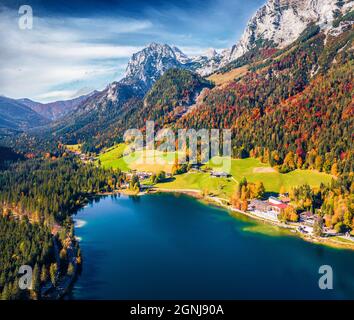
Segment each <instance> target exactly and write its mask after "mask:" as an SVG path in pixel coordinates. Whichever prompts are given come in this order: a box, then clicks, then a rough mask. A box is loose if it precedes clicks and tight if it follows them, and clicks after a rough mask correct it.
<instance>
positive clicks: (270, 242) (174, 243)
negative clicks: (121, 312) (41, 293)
mask: <svg viewBox="0 0 354 320" xmlns="http://www.w3.org/2000/svg"><path fill="white" fill-rule="evenodd" d="M75 220H76V231H75V232H76V236H77V237H78V238H79V239H80V246H81V250H82V255H83V270H82V273H81V275H80V276H79V278H78V280H77V281H76V283H75V285H74V287H73V290H72V292H71V294H70V295H69V296H68V298H69V299H354V252H353V251H348V250H339V249H332V248H329V247H326V246H322V245H316V244H312V243H308V242H306V241H303V240H302V239H300V238H297V237H296V236H294V235H292V234H291V233H289V232H288V231H284V230H281V229H280V228H278V227H275V226H270V225H266V224H262V223H259V222H255V221H253V220H251V219H250V218H247V217H244V216H241V215H237V216H231V215H230V213H229V212H228V211H226V210H223V209H219V208H216V207H213V206H207V205H205V204H203V203H202V202H200V201H198V200H196V199H193V198H191V197H188V196H185V195H174V194H151V195H146V196H143V197H128V196H123V195H122V196H109V197H102V198H100V199H98V200H96V201H94V202H92V203H90V204H89V205H88V206H87V207H86V208H84V209H82V210H80V211H79V212H78V214H77V215H76V216H75ZM322 265H330V266H331V267H332V269H333V278H334V280H333V286H334V288H333V290H321V289H320V288H319V284H318V281H319V279H320V277H321V276H322V275H321V274H319V268H320V267H321V266H322Z"/></svg>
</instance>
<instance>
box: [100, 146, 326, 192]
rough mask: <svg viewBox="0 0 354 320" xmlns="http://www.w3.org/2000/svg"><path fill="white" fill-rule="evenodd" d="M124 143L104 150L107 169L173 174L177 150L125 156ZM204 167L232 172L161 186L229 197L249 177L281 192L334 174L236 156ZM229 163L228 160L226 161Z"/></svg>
mask: <svg viewBox="0 0 354 320" xmlns="http://www.w3.org/2000/svg"><path fill="white" fill-rule="evenodd" d="M124 150H125V145H124V144H119V145H117V146H115V147H112V148H110V149H108V150H106V151H105V152H104V153H102V154H101V155H100V157H99V159H100V160H101V164H102V166H103V167H105V168H120V169H121V170H123V171H129V170H130V169H136V170H138V171H147V172H155V173H156V172H158V171H161V170H163V171H165V172H167V173H171V170H172V166H173V163H174V159H175V156H176V153H174V152H170V153H162V152H155V154H154V153H152V152H151V151H147V152H143V151H136V152H134V153H131V154H129V155H128V156H124V157H123V153H124ZM212 160H216V161H210V162H209V163H208V164H206V165H205V166H204V168H206V167H208V168H210V169H213V170H215V171H218V170H219V171H227V172H230V173H231V176H232V177H230V178H214V177H211V176H210V174H209V173H208V172H193V171H192V172H188V173H186V174H182V175H178V176H175V177H173V178H172V179H171V180H170V181H168V182H165V183H160V184H158V185H157V187H160V188H166V189H195V190H202V191H207V192H208V193H212V194H214V195H217V196H219V197H223V198H229V197H230V196H231V195H232V193H233V192H234V190H235V188H236V186H237V183H238V181H240V180H241V179H242V178H243V177H245V178H246V179H247V180H248V181H249V182H256V181H262V182H263V184H264V186H265V188H266V191H267V192H274V193H278V192H279V190H280V188H281V187H282V186H283V187H285V189H286V190H287V191H290V190H291V188H293V187H296V186H299V185H303V184H309V185H310V186H312V187H318V186H320V184H321V183H325V184H327V183H330V182H331V179H332V176H330V175H328V174H325V173H319V172H316V171H313V170H295V171H293V172H290V173H287V174H281V173H279V172H277V171H276V170H274V169H273V168H271V167H270V166H269V165H267V164H264V163H262V162H260V161H259V160H258V159H254V158H248V159H232V160H231V163H230V166H231V169H230V170H227V167H222V166H218V165H217V163H218V162H217V161H218V160H219V161H220V160H223V159H222V158H220V157H219V158H215V159H212ZM225 163H226V162H224V164H225Z"/></svg>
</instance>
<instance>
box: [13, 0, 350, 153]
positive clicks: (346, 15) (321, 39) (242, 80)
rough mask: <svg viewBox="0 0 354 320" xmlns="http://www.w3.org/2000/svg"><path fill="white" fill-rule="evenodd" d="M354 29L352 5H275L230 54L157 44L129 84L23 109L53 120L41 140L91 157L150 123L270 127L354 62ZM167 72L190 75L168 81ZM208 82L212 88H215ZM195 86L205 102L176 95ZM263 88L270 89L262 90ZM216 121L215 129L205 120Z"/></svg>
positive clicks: (132, 67)
mask: <svg viewBox="0 0 354 320" xmlns="http://www.w3.org/2000/svg"><path fill="white" fill-rule="evenodd" d="M352 25H353V1H344V0H342V1H340V0H324V1H319V0H269V1H268V2H267V3H266V4H265V5H264V6H262V7H261V8H260V9H259V10H258V11H257V12H256V13H255V15H254V16H253V17H252V18H251V20H250V21H249V23H248V25H247V27H246V29H245V31H244V33H243V35H242V37H241V39H240V41H239V42H238V43H237V44H235V45H234V46H233V47H232V48H230V49H225V50H223V51H221V52H217V51H215V50H213V49H210V50H208V52H206V53H205V54H203V55H201V56H197V57H188V56H187V55H186V54H184V53H183V52H182V51H181V50H180V49H178V48H177V47H175V46H169V45H167V44H158V43H151V44H150V45H148V46H147V47H146V48H144V49H143V50H141V51H139V52H137V53H135V54H134V55H133V56H132V58H131V59H130V61H129V63H128V65H127V68H126V72H125V74H124V77H123V79H121V80H120V81H116V82H113V83H111V84H109V85H108V86H107V87H106V88H105V89H104V90H102V91H100V92H94V93H92V94H90V95H89V96H84V97H80V98H77V99H74V100H71V101H67V102H65V103H64V102H60V103H58V102H57V103H53V104H52V105H50V104H49V105H48V104H47V105H41V104H37V103H33V102H32V101H29V100H21V101H20V103H21V104H27V106H30V107H31V108H33V109H34V110H35V111H37V112H38V113H40V114H41V115H42V116H44V117H46V118H48V119H51V120H53V121H52V122H51V124H50V125H49V126H47V127H46V128H43V127H42V128H41V129H40V130H38V132H39V134H38V136H42V137H43V136H48V137H50V139H52V138H53V137H54V138H55V139H56V140H58V141H61V142H64V143H77V142H85V145H86V146H87V148H88V149H89V150H92V151H95V150H99V149H100V148H102V147H105V146H107V145H111V144H112V143H114V142H115V141H118V140H119V139H121V137H122V132H123V131H124V129H126V128H129V127H139V126H141V125H142V123H143V121H144V120H146V119H147V118H150V119H152V120H157V121H158V122H159V123H160V125H167V124H168V125H172V126H174V125H175V126H179V125H181V124H184V125H187V124H188V125H189V126H197V127H198V126H200V125H201V124H202V123H203V125H207V126H216V125H218V126H220V127H225V126H227V127H235V126H236V127H237V125H236V124H237V123H238V122H240V121H243V120H241V119H242V117H245V115H246V114H247V115H248V116H250V114H249V113H250V112H256V114H257V117H256V118H255V119H257V121H262V120H264V119H265V118H263V116H265V115H266V114H267V111H266V110H267V108H268V109H269V108H273V109H274V110H275V109H277V108H278V107H279V104H280V102H281V101H283V100H284V99H285V100H286V99H289V98H290V97H295V96H296V95H297V94H300V93H301V92H303V91H304V90H306V88H307V87H308V86H309V85H311V83H312V81H315V80H316V77H319V76H321V75H324V74H326V73H327V72H328V71H329V70H330V69H331V68H332V67H333V66H334V65H335V64H336V63H338V61H342V63H343V64H345V63H348V59H349V61H351V60H350V57H351V56H352V41H353V30H352V29H353V26H352ZM304 59H306V60H304ZM300 66H301V67H300ZM168 70H183V71H184V72H182V73H178V72H172V73H168V74H167V75H166V78H164V75H165V74H166V72H167V71H168ZM195 73H196V74H198V75H199V76H198V77H196V76H193V75H192V74H195ZM264 73H265V74H264ZM179 77H182V78H183V80H182V81H181V79H177V78H179ZM201 77H207V79H208V80H210V81H212V82H213V83H214V88H213V85H209V84H207V83H205V82H204V80H203V79H202V78H201ZM159 80H160V81H159ZM191 83H193V84H194V85H195V86H194V85H193V86H192V87H193V88H198V90H196V91H195V92H197V93H198V94H201V93H203V97H202V98H199V99H198V95H197V96H194V95H192V96H193V97H192V96H190V97H192V100H193V101H188V103H186V100H183V95H182V96H180V95H179V94H177V92H188V89H189V86H190V84H191ZM260 83H261V84H262V85H263V86H266V89H261V88H259V84H260ZM176 84H179V85H178V86H179V87H178V86H177V85H176ZM187 84H188V85H187ZM201 84H202V85H201ZM186 85H187V86H186ZM244 86H246V87H244ZM199 88H201V89H205V90H199ZM235 88H236V89H235ZM235 90H236V91H235ZM279 90H281V94H280V93H279V92H278V91H279ZM151 92H155V94H154V96H155V95H156V92H158V93H159V95H160V100H154V101H155V104H153V103H151V100H150V103H148V97H151ZM262 92H263V93H262ZM261 93H262V94H261ZM263 94H264V95H265V97H263ZM176 97H179V98H178V99H177V98H176ZM181 97H182V98H181ZM226 97H227V99H231V100H225V99H226ZM240 97H242V99H241V98H240ZM176 99H177V100H176ZM161 100H162V101H164V104H165V105H161ZM205 101H207V103H203V102H205ZM230 101H231V103H230ZM225 105H228V108H227V109H226V110H224V109H223V108H224V107H225ZM176 107H178V110H176V111H175V110H174V109H175V108H176ZM221 107H223V108H221ZM183 110H184V111H183ZM257 110H258V111H257ZM187 111H188V112H187ZM176 114H178V117H175V116H174V115H176ZM226 114H227V115H226ZM192 115H193V118H191V117H192ZM209 116H210V117H211V118H210V121H209V122H208V123H205V122H203V121H201V120H202V119H204V118H205V117H209ZM259 116H260V118H258V117H259ZM151 117H152V118H151ZM153 117H157V118H156V119H154V118H153ZM171 119H172V121H171ZM192 120H193V121H192ZM248 120H249V119H248ZM38 124H40V125H41V123H40V122H39V123H38ZM34 125H37V123H34ZM22 128H26V127H25V126H22ZM43 130H44V131H43ZM235 130H237V128H236V129H235ZM252 130H253V129H252ZM243 134H244V135H246V136H248V135H249V132H246V133H243ZM295 140H296V139H295ZM246 142H247V141H244V143H246ZM247 143H248V144H249V141H248V142H247ZM240 147H241V146H240V145H239V146H238V148H240ZM248 149H250V148H248ZM248 151H249V150H248ZM282 156H283V157H284V155H282Z"/></svg>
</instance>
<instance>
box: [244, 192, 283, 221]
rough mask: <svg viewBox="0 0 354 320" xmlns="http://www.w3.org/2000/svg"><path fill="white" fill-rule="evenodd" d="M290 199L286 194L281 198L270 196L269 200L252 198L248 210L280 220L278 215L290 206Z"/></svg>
mask: <svg viewBox="0 0 354 320" xmlns="http://www.w3.org/2000/svg"><path fill="white" fill-rule="evenodd" d="M289 203H290V199H289V198H288V197H286V196H282V197H281V198H276V197H269V198H268V200H258V199H254V200H251V201H250V203H249V205H248V211H250V212H251V213H253V214H255V215H257V216H261V217H263V218H266V219H271V220H276V221H278V215H279V214H280V213H281V212H282V211H283V210H285V209H286V208H288V207H289Z"/></svg>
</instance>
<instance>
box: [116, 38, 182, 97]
mask: <svg viewBox="0 0 354 320" xmlns="http://www.w3.org/2000/svg"><path fill="white" fill-rule="evenodd" d="M175 52H176V49H175V50H173V49H172V48H171V47H170V46H169V45H167V44H159V43H156V42H152V43H150V44H149V45H148V46H147V47H145V48H144V49H142V50H141V51H139V52H137V53H134V54H133V56H132V58H131V59H130V61H129V63H128V66H127V69H126V72H125V76H124V79H123V80H122V82H123V83H124V82H130V83H131V82H135V83H137V84H139V85H140V86H141V87H142V88H143V89H144V90H145V91H147V90H148V89H149V88H150V87H151V86H152V85H153V83H154V82H155V81H156V80H157V79H158V78H160V76H161V75H162V74H163V73H164V72H165V71H166V70H168V69H171V68H181V67H182V63H181V62H180V61H179V60H178V58H177V56H176V53H175Z"/></svg>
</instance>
